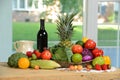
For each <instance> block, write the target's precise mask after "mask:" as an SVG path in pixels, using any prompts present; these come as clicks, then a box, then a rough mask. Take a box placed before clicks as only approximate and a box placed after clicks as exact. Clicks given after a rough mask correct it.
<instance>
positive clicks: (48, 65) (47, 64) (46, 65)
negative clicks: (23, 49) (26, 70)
mask: <svg viewBox="0 0 120 80" xmlns="http://www.w3.org/2000/svg"><path fill="white" fill-rule="evenodd" d="M36 65H37V66H39V67H40V68H41V69H54V68H58V67H61V66H60V64H58V63H57V62H55V61H53V60H31V63H30V67H31V68H34V67H35V66H36Z"/></svg>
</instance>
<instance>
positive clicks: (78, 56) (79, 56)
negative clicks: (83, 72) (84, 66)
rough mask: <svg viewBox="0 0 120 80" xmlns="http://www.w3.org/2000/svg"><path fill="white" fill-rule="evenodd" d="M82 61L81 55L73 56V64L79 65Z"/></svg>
mask: <svg viewBox="0 0 120 80" xmlns="http://www.w3.org/2000/svg"><path fill="white" fill-rule="evenodd" d="M81 61H82V55H81V54H73V55H72V62H74V63H79V62H81Z"/></svg>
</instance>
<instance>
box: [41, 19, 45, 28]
mask: <svg viewBox="0 0 120 80" xmlns="http://www.w3.org/2000/svg"><path fill="white" fill-rule="evenodd" d="M44 22H45V20H44V19H40V30H45V26H44Z"/></svg>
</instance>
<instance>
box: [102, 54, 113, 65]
mask: <svg viewBox="0 0 120 80" xmlns="http://www.w3.org/2000/svg"><path fill="white" fill-rule="evenodd" d="M103 59H104V61H105V64H107V65H110V64H111V59H110V57H109V56H103Z"/></svg>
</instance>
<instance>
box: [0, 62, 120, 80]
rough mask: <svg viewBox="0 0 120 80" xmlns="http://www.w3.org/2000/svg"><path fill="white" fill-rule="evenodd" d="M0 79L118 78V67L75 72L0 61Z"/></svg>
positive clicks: (107, 79) (105, 79) (110, 79)
mask: <svg viewBox="0 0 120 80" xmlns="http://www.w3.org/2000/svg"><path fill="white" fill-rule="evenodd" d="M0 80H120V69H117V70H116V71H113V72H101V73H95V72H79V73H78V72H76V71H59V70H56V69H53V70H42V69H40V70H34V69H18V68H10V67H9V66H8V65H7V63H3V62H0Z"/></svg>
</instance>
